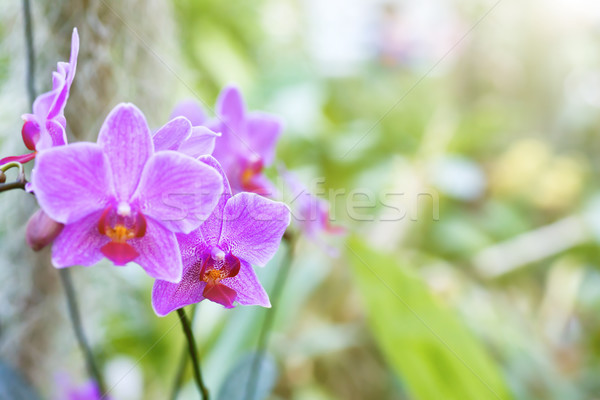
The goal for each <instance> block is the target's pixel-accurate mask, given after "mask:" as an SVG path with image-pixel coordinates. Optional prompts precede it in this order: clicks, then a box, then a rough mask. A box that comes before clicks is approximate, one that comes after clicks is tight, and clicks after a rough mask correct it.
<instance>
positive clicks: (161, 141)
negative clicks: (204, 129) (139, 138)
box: [152, 117, 192, 151]
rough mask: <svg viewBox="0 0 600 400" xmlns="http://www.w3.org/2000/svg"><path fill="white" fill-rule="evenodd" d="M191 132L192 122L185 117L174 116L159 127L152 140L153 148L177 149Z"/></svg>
mask: <svg viewBox="0 0 600 400" xmlns="http://www.w3.org/2000/svg"><path fill="white" fill-rule="evenodd" d="M191 133H192V124H191V123H190V121H189V120H188V119H187V118H184V117H176V118H174V119H172V120H171V121H169V122H167V123H166V124H165V125H164V126H163V127H162V128H160V129H159V130H158V131H156V133H155V134H154V136H153V137H152V140H153V141H154V150H155V151H161V150H177V149H179V146H180V145H181V144H182V143H183V141H184V140H186V139H187V138H188V137H189V136H190V135H191Z"/></svg>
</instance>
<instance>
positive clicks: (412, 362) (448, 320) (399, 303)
mask: <svg viewBox="0 0 600 400" xmlns="http://www.w3.org/2000/svg"><path fill="white" fill-rule="evenodd" d="M348 254H349V256H350V258H351V261H352V262H351V264H352V267H353V271H354V274H355V277H356V279H357V282H358V287H359V289H360V291H361V292H362V294H363V297H364V300H365V304H366V307H367V311H368V322H369V325H370V328H371V330H372V332H373V335H374V337H375V340H376V341H377V343H378V345H379V347H380V348H381V351H382V353H383V354H384V356H385V357H386V358H387V360H388V362H389V363H390V365H391V366H392V367H393V368H394V370H395V371H396V373H397V374H398V375H399V376H400V377H401V379H402V380H403V381H404V382H405V383H406V386H407V387H408V390H409V392H411V394H412V395H413V396H414V398H415V399H419V400H428V399H432V400H438V399H444V400H452V399H456V400H469V399H473V400H481V399H502V400H508V399H510V398H511V397H512V396H511V395H510V394H509V391H508V389H507V386H506V384H505V382H504V379H503V378H502V376H501V374H500V372H499V370H498V368H497V366H496V365H495V363H494V360H493V359H492V358H491V357H490V355H489V354H488V353H487V352H486V349H485V348H484V346H483V345H482V344H481V343H480V341H479V340H478V338H477V337H475V336H474V335H473V333H472V332H471V331H469V330H468V329H467V327H466V326H465V325H464V324H463V323H462V321H460V319H459V318H458V317H457V316H456V315H455V313H454V312H453V311H452V310H451V309H448V308H445V307H443V306H442V305H441V304H439V302H438V301H437V300H436V299H435V298H434V297H433V296H432V295H431V293H430V292H429V290H428V288H427V287H426V286H425V285H424V283H423V282H422V281H421V280H420V279H419V277H417V276H415V275H414V274H412V273H410V271H408V270H407V268H406V267H405V266H403V265H402V264H401V263H400V262H399V260H398V259H397V258H396V257H392V256H391V255H386V254H382V253H381V252H376V251H374V250H372V249H369V248H368V247H367V246H366V245H364V244H363V243H361V242H360V241H359V240H357V239H353V240H351V241H350V242H349V245H348Z"/></svg>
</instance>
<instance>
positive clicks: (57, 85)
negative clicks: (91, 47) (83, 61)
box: [0, 28, 79, 165]
mask: <svg viewBox="0 0 600 400" xmlns="http://www.w3.org/2000/svg"><path fill="white" fill-rule="evenodd" d="M78 53H79V35H78V34H77V28H74V29H73V35H72V38H71V57H70V59H69V62H68V63H65V62H59V63H58V65H57V68H56V72H53V73H52V90H50V91H49V92H46V93H43V94H41V95H39V96H38V97H37V98H36V99H35V101H34V103H33V114H24V115H23V116H22V118H23V120H24V121H25V123H24V124H23V129H22V130H21V135H22V136H23V143H25V146H26V147H27V148H28V149H29V150H31V151H33V153H29V154H24V155H21V156H11V157H6V158H3V159H1V160H0V165H3V164H6V163H8V162H11V161H17V162H20V163H26V162H29V161H31V160H33V158H34V157H35V156H36V153H38V152H40V151H42V150H46V149H49V148H51V147H54V146H62V145H64V144H67V135H66V133H65V129H66V127H67V123H66V120H65V116H64V111H65V106H66V104H67V99H68V98H69V91H70V90H71V84H72V83H73V78H75V70H76V69H77V54H78Z"/></svg>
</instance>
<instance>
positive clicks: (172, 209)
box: [32, 104, 223, 282]
mask: <svg viewBox="0 0 600 400" xmlns="http://www.w3.org/2000/svg"><path fill="white" fill-rule="evenodd" d="M34 172H35V173H34V174H33V180H32V182H33V186H34V190H35V193H36V197H37V199H38V202H39V204H40V206H41V208H42V210H44V212H46V214H48V216H49V217H50V218H51V219H52V220H54V221H56V222H58V223H61V224H64V225H65V226H64V228H63V230H62V232H61V233H60V235H59V236H58V237H57V238H56V239H55V241H54V244H53V246H52V263H53V264H54V266H55V267H57V268H63V267H68V266H72V265H76V264H80V265H84V266H90V265H93V264H95V263H97V262H98V261H100V260H101V259H102V258H103V257H107V258H108V259H110V260H111V261H113V262H114V263H115V264H116V265H125V264H126V263H128V262H130V261H134V262H136V263H137V264H139V265H140V266H141V267H142V268H144V269H145V270H146V272H147V273H148V274H149V275H150V276H152V277H154V278H158V279H164V280H167V281H170V282H179V280H180V279H181V271H182V263H181V253H180V251H179V245H178V244H177V240H176V237H175V233H179V232H183V233H189V232H191V231H193V230H194V229H196V228H197V227H198V226H199V225H200V224H201V223H202V221H203V220H204V219H205V218H206V217H208V216H209V215H210V213H211V212H212V210H213V208H214V207H215V205H216V204H217V201H218V199H219V196H220V194H221V192H222V191H223V184H222V181H221V178H220V176H219V174H218V173H217V172H216V171H215V170H214V169H213V168H211V167H209V166H207V165H206V164H203V163H201V162H200V161H197V160H195V159H193V158H192V157H189V156H187V155H185V154H182V153H179V152H175V151H168V150H167V151H159V152H155V151H154V145H153V142H152V136H151V134H150V130H149V129H148V125H147V124H146V119H145V118H144V115H143V114H142V112H141V111H140V110H138V109H137V107H135V106H134V105H132V104H120V105H118V106H117V107H115V108H114V109H113V110H112V111H111V113H110V114H109V115H108V117H107V118H106V120H105V121H104V124H103V125H102V128H101V130H100V134H99V135H98V142H97V143H75V144H71V145H68V146H60V147H55V148H52V149H48V150H45V151H44V152H42V153H40V154H39V155H38V157H37V160H36V168H35V171H34Z"/></svg>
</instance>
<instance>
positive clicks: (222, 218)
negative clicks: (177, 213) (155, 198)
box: [152, 156, 290, 316]
mask: <svg viewBox="0 0 600 400" xmlns="http://www.w3.org/2000/svg"><path fill="white" fill-rule="evenodd" d="M202 159H203V161H204V162H206V163H207V164H208V165H210V166H212V167H214V168H215V169H217V171H219V172H220V173H221V176H222V180H223V185H224V187H225V190H224V192H223V196H222V197H221V199H220V200H219V203H218V204H217V207H216V208H215V210H214V211H213V213H212V215H211V216H210V217H209V218H208V219H207V220H206V222H204V224H202V225H201V226H200V228H199V229H198V230H196V231H194V232H192V233H190V234H188V235H183V234H178V235H177V241H178V242H179V246H180V248H181V254H182V257H183V278H182V280H181V282H180V283H178V284H173V283H169V282H165V281H163V280H157V281H156V282H155V283H154V288H153V290H152V305H153V307H154V311H155V312H156V314H157V315H159V316H165V315H167V314H168V313H170V312H171V311H173V310H175V309H178V308H181V307H184V306H186V305H189V304H193V303H198V302H200V301H202V300H204V299H208V300H211V301H213V302H216V303H219V304H221V305H223V306H224V307H226V308H232V307H233V303H234V301H236V302H238V303H239V304H241V305H260V306H263V307H270V306H271V304H270V302H269V297H268V295H267V294H266V292H265V290H264V289H263V287H262V286H261V284H260V282H259V281H258V278H257V277H256V275H255V273H254V270H253V269H252V265H251V264H254V265H258V266H264V265H265V264H266V263H267V262H268V261H269V260H270V259H271V258H272V257H273V255H274V254H275V252H276V251H277V248H278V247H279V243H280V242H281V238H282V236H283V234H284V232H285V230H286V228H287V226H288V225H289V223H290V212H289V209H288V207H287V206H286V205H285V204H283V203H279V202H275V201H272V200H269V199H267V198H265V197H262V196H259V195H257V194H255V193H238V194H236V195H235V196H232V194H231V189H230V187H229V183H228V181H227V178H226V176H225V173H224V172H223V170H222V169H221V168H220V166H219V164H218V162H217V161H216V160H215V159H214V158H212V157H211V156H206V157H203V158H202Z"/></svg>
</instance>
